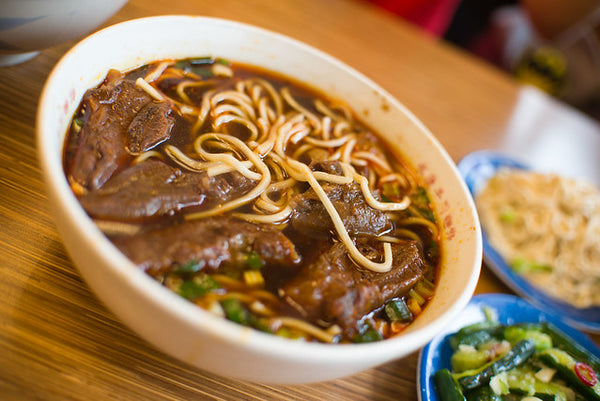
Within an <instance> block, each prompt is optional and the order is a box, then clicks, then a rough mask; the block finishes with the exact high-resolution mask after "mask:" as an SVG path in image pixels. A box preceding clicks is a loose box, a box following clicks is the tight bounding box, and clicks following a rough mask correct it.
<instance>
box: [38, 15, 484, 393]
mask: <svg viewBox="0 0 600 401" xmlns="http://www.w3.org/2000/svg"><path fill="white" fill-rule="evenodd" d="M115 43H119V46H115V45H114V44H115ZM206 55H211V56H218V57H223V58H226V59H229V60H234V61H238V62H243V63H249V64H253V65H256V66H262V67H265V68H267V69H269V70H273V71H277V72H280V73H283V74H285V75H287V76H291V77H294V78H296V79H299V80H300V81H301V82H305V83H307V84H309V85H311V86H313V87H316V88H320V89H321V90H323V91H325V92H326V93H328V94H330V95H331V96H332V97H333V98H339V99H344V100H345V101H346V102H348V103H349V105H350V106H351V107H352V108H353V109H354V110H355V111H356V112H357V114H359V115H360V116H361V117H362V118H363V120H364V121H365V122H366V123H367V124H369V125H370V126H371V127H372V128H374V129H375V130H376V131H378V132H380V133H384V134H385V135H387V136H388V138H387V139H388V140H389V142H390V144H391V146H394V147H396V148H397V150H398V152H399V153H400V154H401V155H403V156H404V157H405V159H407V160H408V161H409V162H410V163H412V164H413V165H414V166H415V167H416V168H417V169H418V170H419V171H420V172H421V173H422V174H423V175H425V176H426V179H427V181H428V182H431V183H432V184H431V187H430V188H429V189H430V193H431V195H432V196H433V202H434V203H435V209H436V211H437V213H438V215H439V216H441V220H442V221H443V224H444V227H443V240H442V241H443V245H442V247H443V251H442V264H441V274H440V278H439V284H438V286H437V290H436V293H435V295H434V297H433V299H432V300H431V301H430V304H429V305H428V306H427V307H426V308H425V310H424V312H423V313H422V315H420V316H419V317H418V318H417V319H416V321H415V322H414V323H413V324H412V325H411V326H410V328H409V329H408V330H406V331H405V332H404V333H403V334H402V335H400V336H398V337H396V338H393V339H389V340H386V341H381V342H376V343H367V344H350V345H328V344H316V343H303V342H296V341H292V340H287V339H284V338H279V337H276V336H273V335H269V334H265V333H261V332H258V331H255V330H252V329H248V328H244V327H241V326H239V325H236V324H234V323H230V322H228V321H226V320H222V319H219V318H217V317H215V316H213V315H211V314H210V313H207V312H204V311H203V310H201V309H199V308H198V307H196V306H194V305H193V304H192V303H190V302H188V301H186V300H184V299H183V298H181V297H179V296H177V295H175V294H174V293H172V292H170V291H169V290H167V289H165V288H164V287H162V286H161V285H159V284H158V283H157V282H155V281H154V280H153V279H152V278H150V277H149V276H147V275H146V274H145V273H143V272H142V271H140V270H139V269H137V268H136V267H135V266H134V265H133V264H132V263H131V262H130V261H129V260H128V259H127V258H126V257H125V256H123V255H122V254H121V253H120V252H119V251H118V250H117V249H116V248H115V247H114V246H113V245H112V244H111V243H110V242H109V241H108V239H107V238H106V237H105V236H104V235H103V234H102V233H101V232H100V231H99V230H98V229H97V228H96V226H95V225H94V224H93V222H92V221H91V220H90V219H89V218H88V216H87V215H86V213H85V212H84V210H83V209H82V208H81V207H80V205H79V203H78V201H77V199H76V198H75V196H74V195H73V193H72V192H71V189H70V187H69V185H68V183H67V181H66V179H65V175H64V172H63V168H62V161H61V160H62V148H63V140H64V137H65V132H66V131H67V126H68V124H69V120H70V118H71V117H72V115H73V113H74V112H75V109H76V108H77V106H78V104H79V102H80V100H81V97H82V95H83V93H84V92H85V90H86V89H88V88H91V87H93V86H96V85H97V84H98V83H99V82H100V81H101V80H102V79H103V78H104V76H105V75H106V72H107V71H108V69H109V68H118V69H131V68H133V67H136V66H140V65H142V64H144V63H148V62H149V61H152V60H156V59H162V58H175V59H177V58H185V57H194V56H206ZM37 140H38V146H39V157H40V163H41V168H42V171H43V174H44V178H45V181H46V184H47V192H48V197H49V200H50V202H51V204H52V206H53V208H54V213H55V217H56V224H57V226H58V229H59V231H60V233H61V235H62V238H63V241H64V243H65V245H66V247H67V249H68V251H69V253H70V255H71V257H72V259H73V260H74V262H75V264H76V265H77V266H78V268H79V269H80V271H81V274H82V276H83V277H84V278H85V280H86V281H87V282H88V283H89V285H90V287H91V288H92V289H93V290H94V291H95V292H96V294H97V295H98V297H99V298H100V299H101V300H102V301H103V302H104V303H105V304H106V306H108V308H110V309H111V310H112V311H113V312H114V313H115V314H116V315H117V316H118V317H119V318H120V319H121V320H122V321H123V322H124V323H126V324H127V325H128V326H129V327H131V328H132V329H133V330H134V331H135V332H137V333H139V335H140V336H142V337H143V338H145V339H146V340H148V341H149V342H150V343H152V344H154V345H155V346H156V347H157V348H158V349H160V350H162V351H164V352H166V353H167V354H170V355H172V356H175V357H176V358H179V359H180V360H182V361H185V362H187V363H189V364H191V365H194V366H197V367H200V368H203V369H206V370H209V371H212V372H215V373H217V374H220V375H225V376H231V377H235V378H240V379H245V380H250V381H258V382H266V383H305V382H314V381H323V380H329V379H334V378H337V377H341V376H345V375H350V374H353V373H356V372H359V371H362V370H365V369H368V368H371V367H374V366H376V365H379V364H382V363H385V362H388V361H391V360H394V359H398V358H402V357H404V356H406V355H408V354H410V353H412V352H414V351H416V350H418V349H419V348H420V347H422V346H423V345H425V344H426V343H427V342H428V341H429V340H430V339H431V338H433V337H434V336H435V334H436V333H438V332H439V331H440V330H441V329H443V327H444V326H445V325H446V324H447V323H448V322H449V321H450V320H451V319H452V318H453V317H454V316H456V315H457V313H458V312H459V311H460V310H461V309H462V308H463V307H464V306H465V305H466V304H467V302H468V301H469V299H470V298H471V295H472V293H473V291H474V289H475V285H476V282H477V279H478V277H479V271H480V267H481V252H482V250H481V248H482V247H481V235H480V229H479V222H478V219H477V215H476V212H475V208H474V205H473V202H472V199H471V197H470V195H469V192H468V190H467V188H466V186H465V184H464V182H463V181H462V179H461V177H460V175H459V173H458V171H457V169H456V166H455V165H454V163H453V162H452V160H451V159H450V157H449V156H448V155H447V154H446V152H445V151H444V149H443V148H442V146H441V145H440V144H439V143H438V141H437V140H436V139H435V138H434V137H433V136H432V135H431V134H430V132H429V131H428V130H427V129H426V128H425V127H424V126H423V124H421V123H420V122H419V121H418V120H417V119H416V118H415V117H414V116H413V115H412V114H411V113H410V112H409V111H408V110H406V108H405V107H404V106H402V105H401V104H400V103H399V102H398V101H397V100H395V99H394V98H392V97H391V96H390V95H389V94H387V93H386V92H385V91H384V90H382V89H381V88H380V87H378V86H377V85H376V84H374V83H373V82H371V81H369V80H368V79H367V78H365V77H364V76H363V75H361V74H360V73H358V72H356V71H355V70H353V69H351V68H350V67H348V66H346V65H344V64H342V63H341V62H339V61H337V60H335V59H334V58H332V57H330V56H328V55H326V54H324V53H322V52H320V51H318V50H316V49H314V48H311V47H309V46H307V45H305V44H302V43H300V42H298V41H295V40H292V39H290V38H288V37H285V36H282V35H280V34H277V33H273V32H270V31H266V30H263V29H260V28H256V27H252V26H248V25H244V24H240V23H235V22H230V21H226V20H220V19H213V18H204V17H192V16H162V17H151V18H145V19H139V20H133V21H128V22H125V23H121V24H118V25H115V26H112V27H109V28H106V29H104V30H102V31H100V32H97V33H95V34H93V35H91V36H90V37H88V38H86V39H85V40H83V41H82V42H80V43H79V44H78V45H76V46H75V47H74V48H73V49H72V50H71V51H69V52H68V53H67V54H66V55H65V56H64V58H63V59H62V60H61V61H60V62H59V63H58V64H57V66H56V67H55V69H54V70H53V72H52V73H51V75H50V77H49V78H48V81H47V83H46V85H45V88H44V91H43V93H42V96H41V99H40V103H39V110H38V116H37Z"/></svg>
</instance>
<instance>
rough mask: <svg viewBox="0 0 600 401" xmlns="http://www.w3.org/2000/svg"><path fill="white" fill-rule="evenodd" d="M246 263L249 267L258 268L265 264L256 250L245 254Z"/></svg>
mask: <svg viewBox="0 0 600 401" xmlns="http://www.w3.org/2000/svg"><path fill="white" fill-rule="evenodd" d="M246 264H247V265H248V267H249V268H251V269H254V270H260V269H262V268H263V266H264V265H265V262H264V261H263V260H262V258H261V257H260V255H259V254H258V253H257V252H256V251H250V252H248V254H246Z"/></svg>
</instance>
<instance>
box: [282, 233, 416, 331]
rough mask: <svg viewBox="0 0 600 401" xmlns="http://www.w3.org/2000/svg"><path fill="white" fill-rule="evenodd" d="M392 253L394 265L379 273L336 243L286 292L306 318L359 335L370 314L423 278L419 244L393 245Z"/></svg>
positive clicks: (365, 248)
mask: <svg viewBox="0 0 600 401" xmlns="http://www.w3.org/2000/svg"><path fill="white" fill-rule="evenodd" d="M361 248H362V249H361V251H362V252H363V254H365V255H367V254H370V253H375V252H377V248H375V247H371V246H362V247H361ZM392 253H393V267H392V269H391V270H390V271H389V272H386V273H377V272H373V271H371V270H366V269H364V268H360V267H358V266H357V265H356V263H354V261H353V260H351V259H350V257H349V256H348V252H347V250H346V247H345V246H344V245H343V244H341V243H336V244H334V245H332V246H331V248H330V249H329V250H328V251H326V252H324V253H323V254H321V255H320V256H319V257H318V258H317V260H316V261H314V262H313V263H310V264H308V265H307V266H305V267H303V268H302V270H301V271H300V272H299V273H298V275H297V276H296V277H294V278H293V279H292V280H291V281H289V282H288V283H287V284H285V285H284V286H283V287H282V289H281V290H280V295H282V297H283V299H284V301H285V302H286V303H287V304H288V305H289V306H290V307H291V308H292V309H293V310H295V311H296V312H297V313H299V314H300V315H301V316H302V317H304V318H306V319H308V320H309V321H312V322H314V323H317V324H318V323H319V322H326V323H330V324H338V325H339V326H340V327H341V328H342V330H343V332H344V334H345V335H347V336H350V337H353V336H354V335H355V334H357V332H358V327H357V322H358V321H359V320H360V319H361V318H362V317H363V316H364V315H365V314H368V313H370V312H371V311H373V310H374V309H377V308H379V307H381V306H382V305H383V304H384V303H385V302H386V301H388V300H390V299H392V298H395V297H399V296H402V295H405V294H406V293H407V292H408V291H409V290H410V289H411V288H412V287H413V286H414V285H415V284H416V283H417V281H418V280H419V279H421V278H422V277H423V272H424V270H425V262H424V259H423V254H422V250H421V249H420V246H419V245H418V243H417V242H415V241H406V242H402V243H399V244H393V245H392Z"/></svg>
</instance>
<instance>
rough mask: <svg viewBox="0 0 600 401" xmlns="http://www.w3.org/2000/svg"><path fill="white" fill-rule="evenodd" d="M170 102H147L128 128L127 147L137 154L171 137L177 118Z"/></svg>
mask: <svg viewBox="0 0 600 401" xmlns="http://www.w3.org/2000/svg"><path fill="white" fill-rule="evenodd" d="M171 112H172V109H171V104H169V103H168V102H156V101H154V102H150V103H147V104H146V105H145V106H144V107H143V108H142V109H141V110H140V111H139V113H137V114H136V116H135V117H134V119H133V121H132V122H131V124H130V125H129V127H128V128H127V140H128V144H127V148H128V149H129V152H130V153H133V154H137V153H142V152H145V151H147V150H150V149H152V148H153V147H155V146H156V145H158V144H159V143H161V142H164V141H165V140H167V139H169V137H170V133H171V128H173V125H174V124H175V118H174V117H173V116H172V115H171Z"/></svg>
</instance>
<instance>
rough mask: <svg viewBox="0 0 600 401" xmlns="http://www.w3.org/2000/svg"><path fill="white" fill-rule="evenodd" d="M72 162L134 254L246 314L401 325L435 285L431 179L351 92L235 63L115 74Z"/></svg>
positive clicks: (90, 205)
mask: <svg viewBox="0 0 600 401" xmlns="http://www.w3.org/2000/svg"><path fill="white" fill-rule="evenodd" d="M64 168H65V173H66V176H67V178H68V180H69V183H70V185H71V188H72V189H73V191H74V193H75V194H76V196H77V197H78V199H79V201H80V202H81V205H82V206H83V208H84V209H85V210H86V212H87V213H88V214H89V215H90V216H91V217H92V218H93V219H94V221H95V222H96V224H97V225H98V226H99V227H100V228H101V229H102V230H103V232H104V233H105V234H106V235H107V236H108V238H110V240H111V241H112V242H113V243H114V244H115V245H116V246H117V247H118V248H119V249H120V250H121V251H122V252H123V253H124V254H125V255H127V257H129V258H130V259H131V260H132V261H133V263H135V264H136V265H137V266H139V268H140V269H143V270H144V271H145V272H146V273H147V274H149V275H150V276H152V277H153V278H154V279H156V280H158V281H159V282H160V283H162V284H163V285H164V286H166V287H168V288H170V289H171V290H173V291H174V292H176V293H177V294H179V295H181V296H182V297H185V298H187V299H188V300H189V301H190V302H193V303H195V304H197V305H198V306H200V307H202V308H204V309H205V310H207V311H209V312H211V313H214V314H216V315H219V316H222V317H224V318H226V319H228V320H231V321H233V322H236V323H239V324H242V325H245V326H249V327H253V328H255V329H257V330H262V331H265V332H268V333H273V334H276V335H280V336H284V337H288V338H293V339H302V340H307V341H322V342H331V343H343V342H365V341H376V340H380V339H385V338H388V337H390V336H393V335H395V334H398V333H400V332H401V331H402V330H404V328H406V327H407V326H408V325H409V324H410V323H411V322H412V321H413V320H414V319H415V318H416V317H417V316H418V315H419V313H421V310H422V308H423V307H425V305H426V303H427V301H428V299H429V298H430V297H431V296H432V295H433V291H434V287H435V280H436V270H437V264H438V260H439V238H438V226H437V223H436V216H435V215H434V213H433V211H432V208H431V205H430V201H429V198H428V196H427V192H426V189H425V187H424V186H423V185H422V184H421V180H420V178H419V177H418V176H417V175H416V174H415V173H414V171H412V170H411V169H410V168H409V166H408V165H406V164H405V163H403V161H402V160H400V158H398V157H395V156H394V155H392V154H391V153H390V152H389V147H388V146H386V144H385V143H384V142H383V141H382V139H381V138H379V137H377V136H376V135H375V134H374V133H373V132H372V131H371V130H370V129H368V128H367V127H366V126H365V125H364V124H362V123H360V122H359V121H358V120H357V118H356V117H355V116H354V115H353V113H352V112H351V111H350V110H349V109H348V108H347V107H346V106H345V105H344V104H342V103H340V102H336V101H331V100H329V99H328V98H326V97H325V96H322V95H320V94H318V93H317V92H315V91H313V90H310V89H309V88H307V87H304V86H302V85H299V84H298V83H296V82H294V81H292V80H290V79H287V78H285V77H282V76H279V75H276V74H272V73H268V72H265V71H263V70H260V69H257V68H253V67H250V66H244V65H236V64H232V63H229V62H227V61H225V60H221V59H213V58H198V59H187V60H178V61H174V60H164V61H157V62H155V63H151V64H149V65H146V66H143V67H141V68H138V69H136V70H133V71H129V72H124V73H123V72H119V71H115V70H111V71H110V72H109V73H108V74H107V76H106V78H105V80H104V81H103V82H102V83H101V84H100V85H99V86H98V87H96V88H93V89H90V90H89V91H88V92H87V93H86V94H85V95H84V97H83V99H82V102H81V106H80V107H79V109H78V111H77V112H76V114H75V116H74V118H73V121H72V124H71V127H70V129H69V132H68V135H67V138H66V142H65V155H64Z"/></svg>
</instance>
